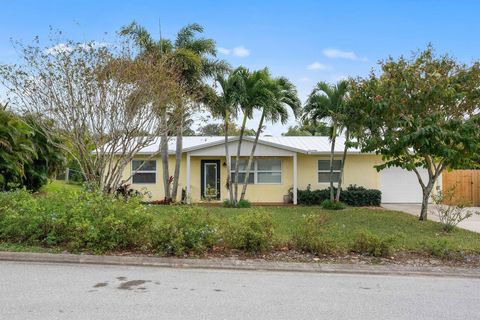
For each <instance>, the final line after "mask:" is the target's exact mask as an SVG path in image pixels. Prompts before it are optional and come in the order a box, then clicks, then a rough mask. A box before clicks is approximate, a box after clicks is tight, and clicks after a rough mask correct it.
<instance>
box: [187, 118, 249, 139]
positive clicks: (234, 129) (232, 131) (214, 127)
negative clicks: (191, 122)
mask: <svg viewBox="0 0 480 320" xmlns="http://www.w3.org/2000/svg"><path fill="white" fill-rule="evenodd" d="M233 120H235V118H232V119H231V121H230V123H229V126H228V132H227V135H228V136H230V137H234V136H239V135H240V128H239V127H238V126H237V125H236V124H235V123H234V122H233ZM196 134H197V135H199V136H223V135H225V124H224V123H207V124H206V125H204V126H201V127H199V128H198V129H197V133H196ZM244 135H245V136H254V135H255V131H254V130H253V129H248V128H245V130H244Z"/></svg>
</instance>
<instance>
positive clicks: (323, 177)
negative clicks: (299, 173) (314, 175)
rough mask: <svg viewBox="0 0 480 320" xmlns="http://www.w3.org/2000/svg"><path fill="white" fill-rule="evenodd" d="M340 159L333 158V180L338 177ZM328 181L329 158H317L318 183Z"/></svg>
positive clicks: (336, 180) (340, 165)
mask: <svg viewBox="0 0 480 320" xmlns="http://www.w3.org/2000/svg"><path fill="white" fill-rule="evenodd" d="M341 167H342V160H333V182H338V180H339V179H340V168H341ZM325 182H330V160H318V183H325Z"/></svg>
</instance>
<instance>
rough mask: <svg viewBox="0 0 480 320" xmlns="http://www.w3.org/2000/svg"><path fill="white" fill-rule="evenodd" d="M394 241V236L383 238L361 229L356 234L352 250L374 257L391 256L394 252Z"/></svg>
mask: <svg viewBox="0 0 480 320" xmlns="http://www.w3.org/2000/svg"><path fill="white" fill-rule="evenodd" d="M393 242H394V238H393V237H389V238H386V239H383V238H380V237H378V236H376V235H374V234H372V233H370V232H368V231H361V232H359V233H358V234H357V236H356V239H355V242H354V243H353V246H352V251H354V252H357V253H361V254H367V255H371V256H374V257H389V256H391V255H392V253H393V247H392V244H393Z"/></svg>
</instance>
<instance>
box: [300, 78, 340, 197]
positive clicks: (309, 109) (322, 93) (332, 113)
mask: <svg viewBox="0 0 480 320" xmlns="http://www.w3.org/2000/svg"><path fill="white" fill-rule="evenodd" d="M347 95H348V82H347V81H340V82H338V83H337V84H335V85H329V84H328V83H325V82H319V83H318V84H317V85H316V86H315V88H314V89H313V91H312V93H310V95H309V97H308V99H307V102H306V104H305V107H304V110H303V120H304V121H307V122H308V123H310V125H313V126H316V125H317V124H318V123H319V122H320V121H322V120H329V122H330V125H331V127H330V134H329V138H330V200H331V201H335V200H336V197H335V193H334V188H333V159H334V155H335V143H336V139H337V135H339V134H340V133H341V132H342V130H343V126H342V120H343V118H344V115H345V108H346V103H345V101H346V99H347ZM345 154H346V152H345ZM343 164H344V162H343V163H342V170H343ZM342 173H343V172H340V177H341V176H342ZM340 179H341V178H340ZM339 182H340V184H341V180H340V181H339ZM338 189H340V188H338ZM339 192H340V191H338V192H337V193H338V198H340V193H339Z"/></svg>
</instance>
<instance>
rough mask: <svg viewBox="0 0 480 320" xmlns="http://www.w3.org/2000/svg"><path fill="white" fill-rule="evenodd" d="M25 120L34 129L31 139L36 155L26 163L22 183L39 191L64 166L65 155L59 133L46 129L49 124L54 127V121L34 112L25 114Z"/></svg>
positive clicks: (29, 188)
mask: <svg viewBox="0 0 480 320" xmlns="http://www.w3.org/2000/svg"><path fill="white" fill-rule="evenodd" d="M24 121H25V123H26V124H27V125H28V126H29V127H30V128H31V129H32V131H33V134H32V135H30V137H29V139H30V141H31V142H32V144H33V148H34V150H35V157H34V158H33V159H31V161H29V162H27V163H26V164H25V167H24V168H25V175H24V176H23V177H22V185H23V186H25V187H26V188H27V189H28V190H32V191H38V190H39V189H40V187H41V186H43V185H45V184H46V183H47V182H48V179H49V178H50V177H51V176H53V175H54V174H56V173H58V171H59V170H60V169H61V168H62V167H63V165H64V163H65V156H64V151H63V149H62V148H61V147H60V144H61V143H62V141H60V138H59V137H58V135H56V134H55V132H54V131H53V130H47V129H46V128H47V127H49V126H50V128H53V127H54V126H53V122H52V121H50V120H45V119H42V117H41V116H39V115H34V114H28V115H26V116H24ZM41 122H47V123H41Z"/></svg>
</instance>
